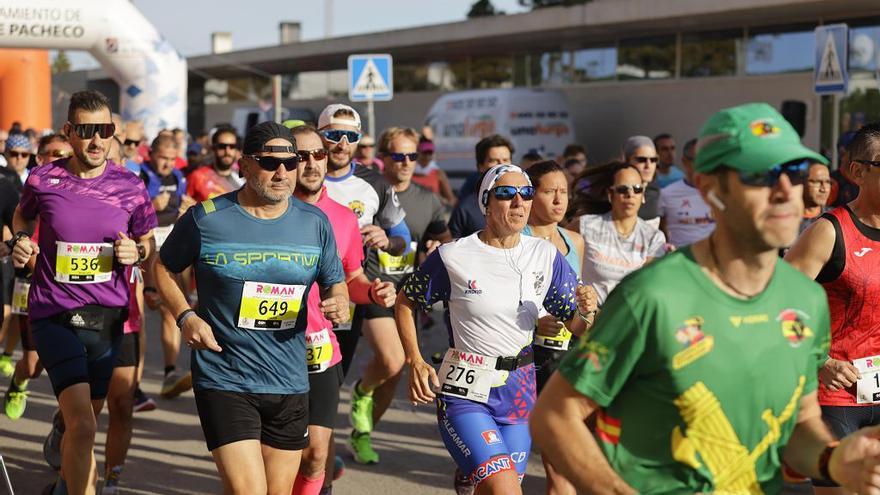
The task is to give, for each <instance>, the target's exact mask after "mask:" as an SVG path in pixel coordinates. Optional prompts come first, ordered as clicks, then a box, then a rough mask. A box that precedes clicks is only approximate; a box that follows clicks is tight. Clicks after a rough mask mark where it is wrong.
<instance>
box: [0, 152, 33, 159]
mask: <svg viewBox="0 0 880 495" xmlns="http://www.w3.org/2000/svg"><path fill="white" fill-rule="evenodd" d="M6 154H7V155H9V158H30V157H31V154H30V153H28V152H27V151H7V152H6Z"/></svg>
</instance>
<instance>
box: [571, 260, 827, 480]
mask: <svg viewBox="0 0 880 495" xmlns="http://www.w3.org/2000/svg"><path fill="white" fill-rule="evenodd" d="M828 342H829V313H828V303H827V300H826V297H825V292H824V291H823V290H822V287H821V286H819V284H817V283H815V282H813V281H812V280H810V279H808V278H807V277H805V276H804V275H802V274H801V273H800V272H798V271H797V270H795V269H794V268H793V267H791V266H790V265H789V264H787V263H786V262H784V261H782V260H779V261H777V263H776V268H775V272H774V274H773V278H772V279H771V281H770V283H769V285H768V287H767V289H766V290H764V292H763V293H761V294H760V295H758V296H757V297H755V298H753V299H751V300H748V301H745V300H740V299H737V298H734V297H731V296H729V295H728V294H726V293H724V292H723V291H721V290H720V289H719V288H718V287H717V286H716V285H715V284H714V283H713V282H712V281H711V280H710V279H709V278H708V277H707V276H706V275H705V274H704V273H703V272H702V270H701V269H700V267H699V265H697V263H696V262H695V261H694V259H693V255H692V253H691V250H690V248H689V247H688V248H684V249H682V250H679V251H677V252H675V253H672V254H670V255H667V256H666V257H664V258H663V259H661V260H658V261H655V262H654V263H652V264H651V265H648V266H646V267H645V268H642V269H641V270H638V271H636V272H634V273H632V274H631V275H629V276H627V277H626V278H625V279H624V280H623V281H622V282H621V283H620V285H618V286H617V288H616V289H615V290H614V291H613V292H612V293H611V296H610V297H609V298H608V300H607V302H606V303H605V306H604V307H603V309H602V312H601V313H600V315H599V317H598V318H597V321H596V324H595V326H594V328H593V329H592V330H591V331H590V332H589V334H587V335H586V336H585V338H582V339H581V341H580V343H579V345H578V346H577V347H576V348H574V349H573V350H572V351H571V352H569V353H568V354H567V355H566V357H565V358H564V360H563V361H562V363H561V365H560V367H559V371H560V372H561V373H562V375H563V377H565V378H566V379H567V380H568V382H569V383H571V384H572V386H574V387H575V389H577V390H578V391H579V392H580V393H582V394H584V395H586V396H588V397H590V398H591V399H593V400H594V401H596V402H597V403H598V404H599V405H600V406H601V409H600V411H599V414H598V421H597V428H596V431H595V436H596V440H597V442H598V443H599V446H600V448H601V449H602V451H603V452H604V454H605V456H606V457H607V459H608V461H609V462H610V464H611V466H612V467H613V468H614V470H615V471H616V472H617V473H618V474H619V475H620V476H621V477H622V478H623V479H624V480H625V481H626V482H627V483H629V484H630V485H631V486H633V487H634V488H635V489H636V490H638V491H639V492H640V493H691V494H692V493H700V492H704V493H708V492H715V493H778V492H779V491H780V490H781V489H782V471H781V463H782V454H783V451H784V449H785V445H786V443H787V442H788V439H789V437H790V436H791V432H792V431H793V429H794V427H795V423H796V420H797V414H798V411H799V404H800V399H801V397H803V396H804V395H807V394H809V393H812V392H814V391H815V390H816V387H817V371H818V368H819V367H820V365H821V364H822V362H824V360H825V357H826V356H827V351H828Z"/></svg>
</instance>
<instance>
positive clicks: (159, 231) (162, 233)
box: [153, 225, 174, 249]
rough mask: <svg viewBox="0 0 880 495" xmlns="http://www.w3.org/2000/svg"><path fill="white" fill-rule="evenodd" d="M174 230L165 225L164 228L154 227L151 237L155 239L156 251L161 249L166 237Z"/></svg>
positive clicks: (171, 226)
mask: <svg viewBox="0 0 880 495" xmlns="http://www.w3.org/2000/svg"><path fill="white" fill-rule="evenodd" d="M173 229H174V225H166V226H164V227H156V228H155V229H153V237H154V238H155V239H156V249H159V248H161V247H162V244H165V240H166V239H168V235H169V234H171V231H172V230H173Z"/></svg>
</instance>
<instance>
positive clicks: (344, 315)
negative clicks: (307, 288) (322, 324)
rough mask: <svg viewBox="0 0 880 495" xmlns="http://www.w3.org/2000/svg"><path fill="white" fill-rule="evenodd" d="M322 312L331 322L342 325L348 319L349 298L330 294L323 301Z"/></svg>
mask: <svg viewBox="0 0 880 495" xmlns="http://www.w3.org/2000/svg"><path fill="white" fill-rule="evenodd" d="M321 312H322V313H324V316H326V317H327V319H328V320H330V322H331V323H335V324H337V325H341V324H343V323H345V322H347V321H348V298H347V297H345V296H330V297H328V298H327V299H324V300H323V301H321Z"/></svg>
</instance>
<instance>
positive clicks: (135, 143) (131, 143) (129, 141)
mask: <svg viewBox="0 0 880 495" xmlns="http://www.w3.org/2000/svg"><path fill="white" fill-rule="evenodd" d="M122 144H123V146H139V145H140V144H141V142H140V141H136V140H134V139H126V140H125V141H123V142H122Z"/></svg>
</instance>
